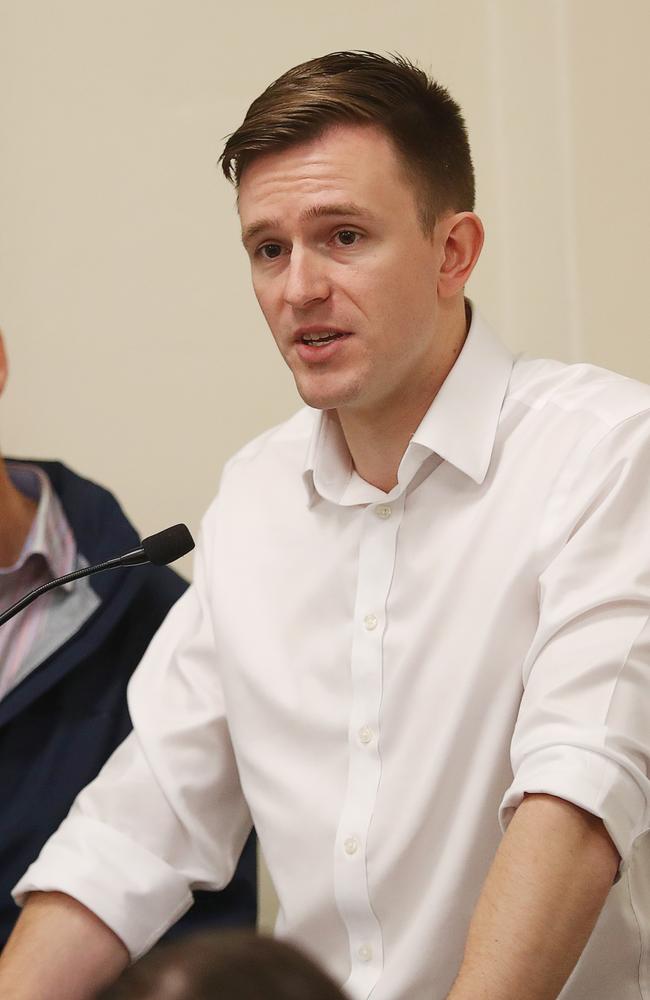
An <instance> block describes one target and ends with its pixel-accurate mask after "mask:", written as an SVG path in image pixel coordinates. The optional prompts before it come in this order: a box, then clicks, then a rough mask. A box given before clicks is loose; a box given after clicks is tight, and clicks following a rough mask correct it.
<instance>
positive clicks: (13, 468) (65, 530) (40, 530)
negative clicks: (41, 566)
mask: <svg viewBox="0 0 650 1000" xmlns="http://www.w3.org/2000/svg"><path fill="white" fill-rule="evenodd" d="M7 471H8V473H9V477H10V478H11V481H12V482H13V484H14V486H15V487H16V488H17V489H19V490H20V491H21V493H24V494H25V495H26V496H28V497H30V498H31V499H32V500H37V501H38V507H37V509H36V514H35V515H34V520H33V522H32V526H31V528H30V530H29V534H28V535H27V538H26V539H25V543H24V545H23V547H22V550H21V552H20V555H19V556H18V559H17V560H16V562H15V563H14V565H13V566H11V567H9V568H8V569H6V570H5V572H7V573H8V572H13V571H14V570H17V569H20V567H21V566H23V565H24V564H25V563H26V562H27V560H28V559H29V558H30V556H33V555H40V556H42V557H43V559H44V560H45V563H46V565H47V567H48V570H49V572H50V574H51V576H52V579H55V578H56V577H59V576H65V575H66V574H67V573H72V571H73V570H74V569H76V564H77V546H76V544H75V540H74V536H73V534H72V531H71V529H70V526H69V524H68V522H67V520H66V517H65V514H64V513H63V508H62V507H61V504H60V502H59V499H58V497H57V496H56V494H55V493H54V490H53V489H52V485H51V483H50V480H49V479H48V477H47V476H46V475H45V473H44V472H43V470H42V469H39V468H38V466H35V465H27V464H24V463H22V462H21V463H14V462H7ZM72 586H73V583H69V584H65V585H64V587H65V589H69V588H70V587H72Z"/></svg>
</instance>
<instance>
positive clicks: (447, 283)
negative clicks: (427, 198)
mask: <svg viewBox="0 0 650 1000" xmlns="http://www.w3.org/2000/svg"><path fill="white" fill-rule="evenodd" d="M439 225H440V226H441V233H440V235H441V238H442V242H443V246H442V249H443V261H442V266H441V268H440V273H439V275H438V294H439V295H440V297H441V298H443V299H447V298H451V297H452V296H454V295H456V293H457V292H459V291H460V290H461V289H462V288H463V287H464V286H465V285H466V284H467V281H468V279H469V276H470V274H471V273H472V271H473V270H474V265H475V264H476V262H477V260H478V259H479V256H480V253H481V250H482V248H483V239H484V231H483V223H482V222H481V220H480V219H479V217H478V215H475V214H474V212H458V213H456V214H455V215H449V216H447V217H446V218H443V219H441V220H440V223H439Z"/></svg>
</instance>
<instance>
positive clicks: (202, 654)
mask: <svg viewBox="0 0 650 1000" xmlns="http://www.w3.org/2000/svg"><path fill="white" fill-rule="evenodd" d="M212 516H213V511H211V512H209V513H208V515H207V516H206V519H205V522H204V526H203V530H202V532H201V539H200V541H199V545H198V547H197V555H196V560H195V582H194V583H193V585H192V586H191V587H190V589H189V590H188V591H187V592H186V593H185V594H184V595H183V597H181V599H180V601H179V602H178V603H177V604H176V605H175V606H174V607H173V608H172V610H171V611H170V613H169V615H168V617H167V619H166V620H165V622H164V623H163V625H162V626H161V628H160V630H159V631H158V633H157V634H156V635H155V636H154V638H153V640H152V642H151V644H150V646H149V649H148V650H147V653H146V654H145V657H144V659H143V661H142V663H141V664H140V666H139V667H138V669H137V670H136V672H135V674H134V675H133V678H132V680H131V683H130V686H129V709H130V712H131V716H132V719H133V724H134V730H133V732H132V733H131V735H130V736H129V737H128V738H127V739H126V740H125V742H124V743H123V744H122V745H121V746H120V747H118V749H117V750H116V751H115V753H114V754H113V756H112V757H111V758H110V759H109V761H108V762H107V763H106V764H105V766H104V768H103V769H102V771H101V772H100V774H99V775H98V777H97V778H96V779H95V781H94V782H92V783H91V784H90V785H89V786H88V787H87V788H86V789H84V790H83V791H82V792H81V793H80V795H79V796H78V797H77V799H76V801H75V803H74V805H73V807H72V809H71V811H70V813H69V815H68V817H67V818H66V820H65V821H64V822H63V824H62V825H61V827H60V828H59V830H58V831H57V832H56V833H55V834H54V835H53V837H51V838H50V840H49V841H48V842H47V843H46V844H45V846H44V848H43V850H42V852H41V854H40V856H39V857H38V859H37V860H36V861H35V862H34V864H32V865H31V866H30V868H29V869H28V870H27V872H26V873H25V875H24V876H23V878H22V879H21V880H20V881H19V883H18V884H17V886H16V887H15V889H14V897H15V899H16V901H17V902H18V903H21V902H22V901H23V900H24V898H25V896H26V894H27V893H29V892H31V891H33V890H56V891H60V892H64V893H67V894H68V895H70V896H72V897H74V898H75V899H78V900H79V901H80V902H81V903H83V904H84V905H85V906H87V907H88V908H89V909H90V910H92V911H93V912H94V913H96V914H97V915H98V916H99V917H100V918H101V919H102V920H103V921H104V922H105V923H106V924H107V925H108V926H109V927H110V928H111V929H112V930H113V931H114V932H115V933H116V934H117V936H118V937H119V938H120V939H121V940H122V941H123V942H124V944H125V945H126V947H127V948H128V950H129V952H130V954H131V956H132V957H133V958H137V957H138V956H139V955H141V954H142V953H143V952H145V951H146V950H147V949H148V948H150V947H151V946H152V945H153V944H154V943H155V941H156V940H157V939H158V938H159V937H160V936H161V935H162V934H163V933H164V932H165V931H166V930H167V928H168V927H170V926H171V925H172V924H173V923H174V922H175V921H176V920H177V919H178V918H179V917H180V916H181V915H182V914H183V913H184V912H185V911H186V910H187V909H189V907H190V906H191V904H192V890H193V889H220V888H223V887H224V886H225V885H227V883H228V882H229V881H230V879H231V877H232V874H233V872H234V869H235V867H236V864H237V860H238V858H239V855H240V852H241V849H242V847H243V844H244V842H245V840H246V837H247V836H248V833H249V832H250V829H251V825H252V824H251V819H250V814H249V811H248V807H247V805H246V802H245V800H244V797H243V795H242V792H241V788H240V784H239V778H238V773H237V767H236V762H235V757H234V753H233V749H232V745H231V741H230V736H229V732H228V726H227V723H226V718H225V704H224V696H223V690H222V686H221V684H220V681H219V672H218V668H217V664H218V653H217V650H216V648H215V637H214V634H213V628H212V621H211V615H210V608H209V602H208V596H207V583H206V582H207V580H208V579H209V578H210V572H211V566H210V563H211V545H212V532H211V530H210V523H211V517H212Z"/></svg>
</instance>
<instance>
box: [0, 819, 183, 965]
mask: <svg viewBox="0 0 650 1000" xmlns="http://www.w3.org/2000/svg"><path fill="white" fill-rule="evenodd" d="M49 891H53V892H63V893H66V895H68V896H72V897H73V898H74V899H76V900H78V902H80V903H82V904H83V905H84V906H86V907H87V908H88V909H89V910H91V911H92V912H93V913H94V914H96V915H97V916H98V917H99V918H100V920H102V921H103V922H104V923H105V924H106V925H107V926H108V927H110V929H111V930H112V931H113V932H114V933H115V934H117V936H118V937H119V938H120V940H121V941H122V942H123V943H124V945H125V947H126V948H127V949H128V951H129V954H130V955H131V959H132V960H133V961H135V959H137V958H139V957H140V956H141V955H143V954H144V953H145V952H146V951H148V950H149V949H150V948H151V947H152V946H153V945H154V944H155V943H156V941H157V940H158V938H159V937H161V936H162V935H163V934H164V933H165V931H166V930H167V929H168V928H169V927H171V926H172V924H174V923H175V922H176V921H177V920H178V919H179V918H180V917H182V915H183V914H184V913H185V912H186V911H187V910H189V908H190V906H191V905H192V903H193V897H192V893H191V891H190V889H189V885H188V882H187V880H186V879H185V878H184V877H183V876H182V875H181V874H180V873H179V872H178V871H176V870H175V869H174V868H172V867H171V866H170V865H168V864H167V863H166V862H165V861H163V860H162V859H161V858H158V857H155V856H154V855H153V854H151V853H150V852H149V851H147V850H146V849H145V848H143V847H142V846H141V845H139V844H137V843H135V842H134V841H133V840H130V839H129V838H128V837H125V836H124V835H123V834H121V833H119V831H116V830H114V829H111V828H110V827H108V826H105V825H104V824H103V823H100V822H99V821H98V820H95V819H89V818H88V817H80V816H78V815H77V816H75V817H69V818H68V819H66V820H64V822H63V824H62V825H61V826H60V827H59V829H58V830H57V832H56V835H55V836H53V837H52V838H50V840H49V841H48V842H47V843H46V844H45V846H44V848H43V850H42V851H41V853H40V855H39V857H38V858H37V859H36V861H35V862H34V863H33V864H32V865H30V867H29V868H28V869H27V871H26V872H25V874H24V875H23V877H22V878H21V879H20V881H19V882H18V884H17V885H16V886H15V887H14V889H13V892H12V895H13V897H14V899H15V901H16V903H17V904H18V905H19V906H22V905H23V903H24V901H25V897H26V895H27V894H28V893H30V892H49Z"/></svg>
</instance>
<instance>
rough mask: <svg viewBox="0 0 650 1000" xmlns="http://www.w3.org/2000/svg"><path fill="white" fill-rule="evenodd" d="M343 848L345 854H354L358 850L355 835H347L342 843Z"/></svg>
mask: <svg viewBox="0 0 650 1000" xmlns="http://www.w3.org/2000/svg"><path fill="white" fill-rule="evenodd" d="M343 849H344V851H345V853H346V854H356V853H357V851H358V850H359V841H358V840H357V838H356V837H347V838H346V840H345V841H344V843H343Z"/></svg>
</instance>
